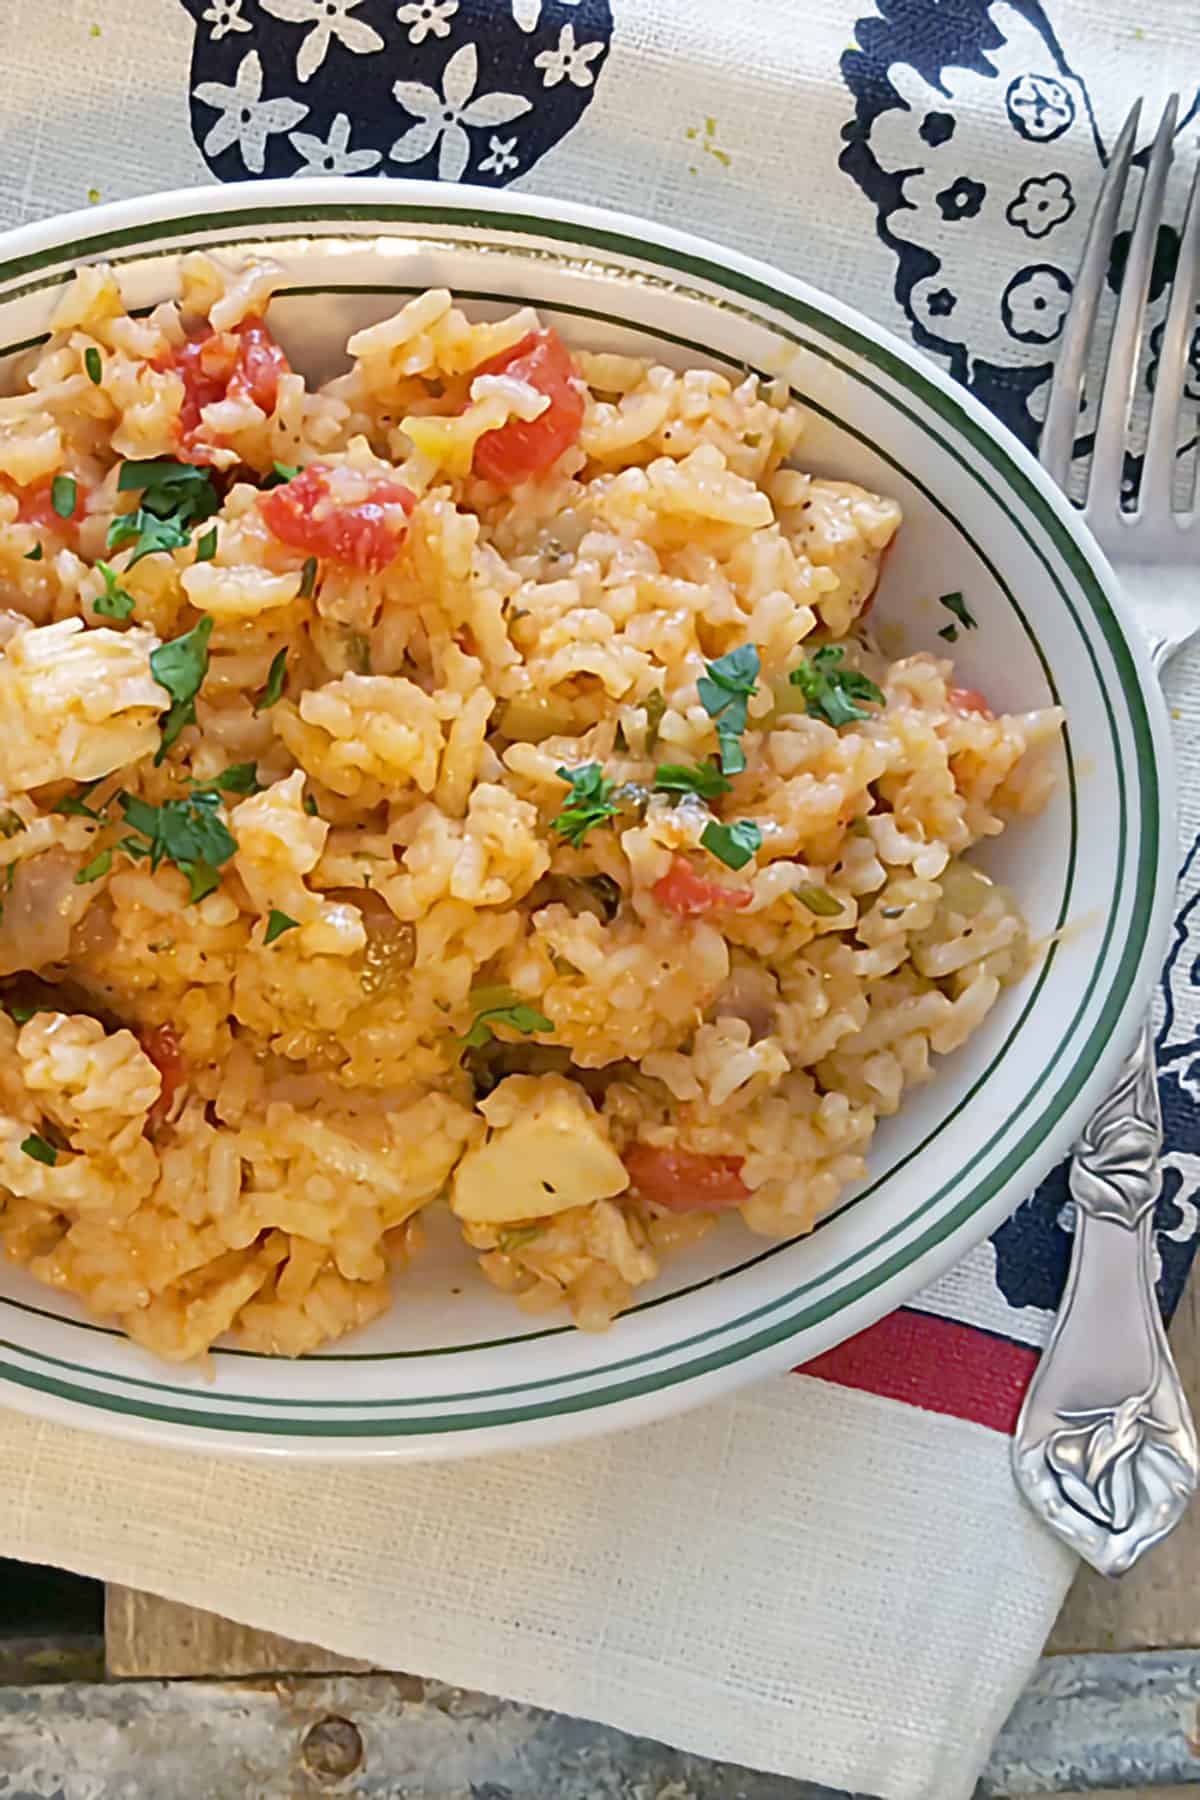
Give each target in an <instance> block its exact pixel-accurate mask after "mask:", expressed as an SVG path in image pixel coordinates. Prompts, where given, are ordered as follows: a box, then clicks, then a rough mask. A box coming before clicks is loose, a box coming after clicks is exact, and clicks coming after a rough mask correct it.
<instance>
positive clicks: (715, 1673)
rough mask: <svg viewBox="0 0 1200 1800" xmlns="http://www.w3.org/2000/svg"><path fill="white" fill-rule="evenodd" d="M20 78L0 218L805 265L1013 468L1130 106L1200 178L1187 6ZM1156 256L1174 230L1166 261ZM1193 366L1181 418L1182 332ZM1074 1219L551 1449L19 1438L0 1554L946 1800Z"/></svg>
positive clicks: (871, 0) (917, 8)
mask: <svg viewBox="0 0 1200 1800" xmlns="http://www.w3.org/2000/svg"><path fill="white" fill-rule="evenodd" d="M0 73H2V74H3V93H2V95H0V226H3V225H9V224H16V223H18V222H21V221H23V220H27V219H31V218H36V217H41V216H44V215H47V214H51V213H55V212H60V211H66V210H71V209H74V208H76V207H79V206H83V205H86V204H87V203H88V202H89V201H93V202H94V201H98V200H100V199H105V200H108V199H116V198H119V197H123V196H128V195H133V194H137V193H142V192H146V191H149V190H156V189H162V188H166V187H171V186H181V185H188V184H194V183H197V182H204V181H210V180H212V179H214V178H215V179H218V180H221V181H236V180H241V179H245V178H248V177H251V176H255V175H262V174H268V175H279V176H290V175H293V174H312V173H314V172H315V173H329V174H362V175H365V176H370V177H388V178H393V179H403V178H404V177H405V176H422V177H432V178H437V179H440V180H444V181H456V180H468V181H473V182H477V183H482V184H484V185H490V186H505V185H509V184H513V183H516V184H518V185H519V186H524V187H528V188H529V189H530V190H532V191H535V192H541V193H547V194H555V195H561V196H564V197H567V198H571V199H578V200H587V201H600V202H603V203H607V204H609V205H612V206H616V207H619V208H622V209H625V210H627V211H630V212H641V213H645V214H649V215H652V216H655V217H659V218H664V219H667V220H669V221H670V223H672V224H673V225H676V226H681V227H691V228H693V229H697V230H699V231H702V232H704V233H705V234H707V235H709V236H711V237H714V238H716V239H718V240H722V239H723V240H725V241H727V242H730V243H732V244H736V245H738V246H739V247H741V248H743V249H746V250H748V251H750V252H752V253H754V254H756V255H759V256H762V257H765V258H767V259H768V260H774V261H776V262H779V263H781V264H783V265H784V266H785V267H787V268H789V269H791V270H793V271H795V272H796V273H798V274H800V275H803V276H805V277H807V278H808V279H810V280H812V281H814V282H815V283H817V284H818V285H820V286H822V287H825V288H828V289H830V290H831V291H833V292H834V293H836V294H839V295H840V296H841V297H842V298H844V299H846V300H849V301H851V302H853V303H854V304H856V305H858V306H860V307H861V308H863V310H865V311H866V312H867V313H869V314H871V315H872V316H874V317H875V318H877V319H878V320H880V321H881V322H882V323H884V324H886V325H888V326H890V327H892V328H893V329H899V330H900V331H901V332H902V333H906V334H907V335H909V336H910V337H911V338H912V339H913V340H914V341H915V342H916V343H917V344H919V345H920V346H921V347H922V348H923V349H925V350H926V351H928V352H929V354H930V355H931V356H933V357H934V358H936V359H937V360H938V361H939V362H940V363H941V364H942V365H943V366H944V367H948V368H949V369H950V370H951V371H952V372H953V374H954V375H955V376H956V377H957V378H958V379H959V380H961V381H962V382H964V383H965V384H966V385H967V386H969V387H970V388H971V389H972V391H973V392H975V393H976V394H978V395H979V396H980V397H981V398H982V399H983V400H985V401H986V403H987V404H988V405H989V406H991V407H992V408H993V410H994V411H995V412H996V413H997V414H999V416H1000V417H1001V418H1003V419H1004V420H1005V422H1006V423H1007V424H1009V425H1010V426H1011V427H1012V428H1013V429H1014V430H1015V431H1016V432H1017V433H1018V435H1020V436H1021V437H1022V438H1023V439H1024V440H1025V441H1026V442H1027V443H1030V444H1032V443H1034V442H1036V438H1037V432H1038V421H1039V418H1040V415H1041V412H1042V409H1043V407H1044V403H1045V396H1046V384H1047V378H1048V375H1049V372H1050V368H1051V364H1052V359H1053V356H1054V350H1055V342H1056V339H1057V338H1058V336H1059V334H1060V332H1061V329H1062V323H1063V319H1064V316H1065V311H1066V307H1067V305H1068V302H1069V299H1070V294H1071V275H1072V271H1073V270H1074V268H1075V266H1076V264H1077V261H1078V257H1079V253H1080V248H1081V244H1082V236H1083V232H1084V229H1085V227H1086V221H1087V218H1088V214H1089V211H1090V208H1091V206H1092V203H1093V201H1094V199H1095V195H1096V192H1097V189H1098V186H1099V183H1100V180H1101V177H1102V172H1103V167H1104V159H1105V154H1106V146H1107V145H1109V144H1111V142H1112V141H1113V139H1114V137H1115V134H1116V132H1117V129H1118V128H1119V125H1120V122H1121V119H1122V117H1123V115H1124V113H1125V111H1126V108H1127V106H1128V104H1129V101H1130V99H1131V97H1132V96H1133V95H1134V94H1136V93H1142V94H1143V95H1144V96H1145V97H1146V101H1147V107H1146V114H1145V118H1146V122H1147V125H1149V123H1150V122H1151V121H1152V120H1153V119H1154V117H1155V116H1156V114H1157V111H1158V108H1159V106H1160V104H1161V102H1162V101H1163V99H1164V98H1165V96H1166V93H1167V91H1168V90H1169V89H1171V88H1178V89H1180V90H1182V92H1183V96H1184V106H1183V109H1182V110H1183V118H1184V123H1183V124H1182V125H1181V126H1180V133H1181V138H1182V140H1183V143H1184V145H1185V146H1186V150H1185V153H1184V154H1183V155H1181V157H1180V158H1179V162H1180V164H1181V165H1182V167H1181V169H1180V171H1179V180H1180V182H1181V183H1182V181H1183V180H1184V179H1185V178H1186V176H1187V174H1189V173H1190V165H1191V163H1192V161H1193V147H1194V142H1195V137H1196V117H1197V78H1198V77H1200V13H1197V11H1196V9H1195V8H1192V7H1185V6H1181V5H1180V4H1179V0H1144V3H1143V5H1141V6H1140V7H1139V8H1137V9H1134V10H1132V11H1131V9H1129V8H1128V7H1127V6H1126V5H1125V4H1123V0H1045V3H1044V4H1040V3H1039V0H820V3H819V4H817V3H815V0H810V3H808V4H805V0H739V3H738V4H736V5H730V4H727V3H722V0H408V3H406V0H399V3H398V0H58V4H57V5H55V6H53V7H48V6H46V5H45V4H44V0H5V4H4V6H3V8H0ZM1181 212H1182V204H1181V203H1180V204H1179V206H1178V207H1177V213H1181ZM1171 250H1172V245H1171V244H1170V243H1169V242H1168V241H1167V239H1166V238H1165V237H1164V241H1163V245H1162V252H1163V260H1162V264H1161V266H1162V268H1163V269H1165V268H1167V267H1168V266H1169V262H1168V256H1169V253H1170V251H1171ZM1157 298H1158V296H1157V295H1156V299H1157ZM1192 366H1193V374H1194V379H1193V382H1192V385H1191V386H1190V387H1189V394H1190V395H1191V397H1192V398H1193V399H1196V398H1200V333H1198V334H1197V336H1196V338H1195V340H1194V345H1193V365H1192ZM1171 691H1172V698H1173V704H1174V707H1175V711H1176V717H1177V719H1178V721H1179V744H1180V753H1181V766H1182V776H1183V789H1184V852H1183V862H1182V866H1183V878H1184V879H1183V889H1182V896H1181V905H1180V912H1179V916H1178V921H1177V929H1176V936H1175V940H1174V943H1173V947H1172V951H1171V958H1170V962H1169V964H1168V967H1167V971H1166V975H1165V978H1164V982H1163V989H1162V995H1161V998H1160V1010H1159V1018H1160V1033H1159V1047H1160V1052H1161V1056H1162V1095H1163V1104H1164V1111H1165V1115H1166V1125H1167V1139H1168V1151H1167V1177H1166V1185H1165V1189H1164V1195H1163V1200H1162V1204H1161V1209H1160V1216H1159V1223H1160V1227H1161V1229H1160V1236H1159V1250H1160V1258H1161V1288H1160V1291H1161V1294H1162V1298H1163V1301H1164V1304H1165V1305H1166V1306H1167V1307H1168V1308H1170V1307H1171V1306H1172V1305H1173V1303H1174V1301H1175V1299H1176V1298H1177V1297H1178V1294H1179V1292H1180V1289H1181V1286H1182V1283H1183V1281H1184V1278H1185V1276H1186V1273H1187V1269H1188V1265H1189V1263H1190V1260H1191V1256H1192V1252H1193V1249H1194V1247H1195V1238H1196V1229H1197V1217H1198V1214H1197V1192H1198V1189H1200V1112H1198V1110H1197V1102H1198V1100H1200V1003H1198V1002H1200V997H1198V995H1197V990H1196V979H1197V969H1198V968H1200V960H1198V959H1200V914H1198V912H1197V907H1198V905H1200V862H1198V861H1197V855H1198V850H1200V729H1198V727H1200V658H1197V657H1193V658H1191V659H1190V660H1185V662H1184V663H1183V664H1182V665H1181V666H1180V667H1179V668H1178V669H1177V670H1176V672H1175V674H1174V676H1173V680H1172V690H1171ZM1064 1200H1065V1186H1064V1182H1063V1178H1062V1174H1061V1171H1060V1172H1059V1173H1058V1174H1057V1175H1055V1176H1053V1177H1052V1178H1051V1179H1049V1180H1048V1181H1047V1182H1046V1183H1044V1184H1043V1186H1042V1188H1041V1189H1040V1190H1039V1192H1038V1193H1037V1194H1036V1195H1034V1196H1032V1197H1031V1199H1030V1200H1029V1201H1028V1202H1027V1203H1026V1204H1025V1205H1024V1206H1023V1207H1022V1208H1021V1209H1020V1210H1019V1211H1018V1213H1017V1214H1016V1215H1015V1217H1014V1218H1013V1219H1012V1220H1011V1221H1010V1222H1009V1223H1008V1224H1007V1225H1006V1226H1004V1227H1003V1228H1002V1229H1001V1230H1000V1231H999V1232H998V1233H997V1234H996V1237H995V1238H994V1239H993V1240H992V1242H991V1243H990V1244H986V1245H984V1246H982V1247H981V1248H980V1249H979V1250H978V1251H976V1252H975V1253H974V1254H973V1255H972V1256H971V1257H969V1258H968V1259H967V1260H966V1261H965V1263H963V1264H962V1265H960V1266H959V1267H958V1268H957V1269H955V1270H954V1271H952V1272H951V1274H949V1275H948V1276H946V1277H944V1278H943V1280H941V1281H940V1282H939V1283H938V1284H937V1285H936V1287H935V1288H934V1289H932V1290H930V1291H928V1292H927V1293H925V1294H924V1295H922V1296H921V1297H920V1298H919V1299H918V1300H917V1301H916V1302H915V1303H914V1304H913V1305H912V1306H911V1307H909V1308H906V1309H905V1310H904V1311H903V1312H902V1313H900V1314H898V1315H896V1316H895V1317H893V1318H892V1319H890V1320H886V1321H884V1322H883V1323H882V1324H881V1325H880V1326H878V1327H876V1328H875V1329H874V1330H873V1331H871V1332H868V1333H866V1334H864V1336H863V1337H861V1338H859V1339H857V1340H855V1341H854V1342H853V1343H851V1344H849V1345H846V1346H843V1347H842V1348H841V1349H840V1350H838V1351H835V1352H833V1353H831V1354H830V1355H828V1356H826V1357H824V1358H822V1359H821V1361H820V1363H819V1364H817V1365H815V1366H814V1367H813V1368H812V1369H810V1370H809V1371H808V1373H807V1375H806V1376H803V1377H798V1378H789V1379H787V1380H780V1381H775V1382H773V1383H769V1384H767V1385H766V1386H764V1387H760V1388H758V1389H755V1390H753V1391H751V1392H749V1393H747V1394H746V1395H745V1396H743V1397H742V1398H740V1399H738V1400H735V1401H733V1402H729V1403H726V1404H723V1405H721V1406H718V1407H713V1408H710V1409H708V1410H707V1411H704V1412H701V1413H697V1414H693V1415H691V1416H690V1417H686V1418H683V1419H680V1420H675V1421H672V1422H669V1423H666V1424H663V1425H659V1426H656V1427H653V1428H650V1429H649V1430H645V1431H640V1432H637V1433H634V1434H630V1435H627V1436H625V1437H620V1438H612V1439H606V1440H601V1441H596V1442H593V1443H589V1444H586V1445H583V1446H579V1447H575V1448H571V1449H568V1450H565V1451H555V1452H544V1453H540V1454H536V1455H527V1456H520V1457H507V1458H502V1459H497V1460H496V1461H493V1462H489V1463H487V1464H480V1465H458V1466H448V1467H437V1468H428V1467H427V1468H396V1469H364V1470H362V1471H360V1472H353V1471H351V1472H347V1471H345V1470H339V1471H336V1472H335V1471H332V1470H321V1469H317V1470H312V1469H305V1470H300V1471H296V1470H292V1469H287V1468H278V1467H274V1466H268V1465H266V1464H256V1465H249V1464H245V1463H241V1464H228V1463H221V1464H202V1463H199V1462H197V1461H194V1460H189V1459H187V1458H185V1457H181V1456H178V1455H169V1454H159V1453H153V1452H150V1451H147V1450H142V1449H137V1448H131V1447H129V1446H121V1447H115V1446H110V1445H108V1444H106V1443H104V1442H102V1441H101V1440H99V1439H92V1438H89V1437H86V1436H83V1435H81V1434H79V1433H75V1432H71V1431H68V1430H66V1429H62V1428H57V1427H48V1426H39V1425H36V1424H33V1423H31V1422H30V1421H28V1420H26V1419H24V1418H22V1417H20V1416H18V1415H16V1414H5V1415H0V1462H2V1465H3V1467H4V1469H5V1470H6V1472H7V1473H6V1474H5V1475H4V1476H3V1477H0V1551H4V1552H7V1553H9V1554H14V1555H17V1556H23V1557H27V1558H30V1559H33V1560H40V1561H48V1562H58V1563H61V1564H64V1565H66V1566H69V1567H71V1568H77V1569H81V1570H85V1571H88V1572H91V1573H94V1574H97V1575H102V1576H105V1577H107V1578H110V1579H115V1580H119V1581H123V1582H127V1583H130V1584H132V1585H135V1586H140V1587H146V1588H151V1589H154V1590H156V1591H158V1592H161V1593H164V1594H168V1595H171V1596H173V1597H174V1598H176V1599H179V1600H184V1601H188V1602H191V1603H193V1604H196V1605H203V1606H208V1607H210V1608H213V1609H215V1610H217V1611H220V1612H223V1613H226V1614H228V1615H230V1616H232V1617H235V1618H238V1619H242V1620H245V1621H246V1622H248V1623H251V1624H255V1625H259V1626H263V1627H266V1628H269V1629H271V1630H274V1631H277V1632H282V1633H285V1634H290V1635H292V1636H295V1637H299V1638H305V1639H316V1640H318V1641H320V1642H324V1643H327V1644H329V1645H331V1646H333V1647H335V1648H337V1649H339V1650H342V1651H345V1652H347V1653H351V1654H354V1655H357V1656H361V1657H366V1658H370V1659H372V1660H374V1661H376V1662H379V1663H382V1664H385V1665H390V1666H393V1667H402V1668H408V1669H411V1670H418V1671H420V1672H422V1673H425V1674H429V1675H435V1676H438V1677H441V1678H443V1679H446V1680H449V1681H453V1682H460V1683H463V1684H465V1685H469V1686H475V1687H482V1688H485V1689H491V1690H493V1691H500V1692H504V1693H506V1694H508V1695H511V1696H513V1697H515V1698H522V1699H526V1700H529V1701H533V1702H536V1703H539V1704H541V1705H543V1706H550V1707H554V1708H557V1709H559V1710H563V1711H568V1712H576V1713H585V1714H588V1715H590V1716H593V1717H596V1718H600V1719H604V1720H606V1721H608V1722H610V1723H612V1724H616V1725H620V1726H623V1727H625V1728H627V1729H629V1730H632V1731H636V1732H642V1733H646V1734H648V1735H651V1736H656V1737H660V1738H666V1739H668V1740H670V1741H672V1742H673V1743H676V1744H679V1745H683V1746H685V1747H687V1748H690V1749H692V1750H695V1751H699V1752H701V1753H703V1754H706V1755H710V1756H717V1757H723V1758H727V1759H730V1760H733V1761H737V1762H742V1763H748V1764H752V1765H755V1766H758V1767H763V1768H770V1769H775V1770H780V1771H783V1772H786V1773H790V1774H795V1775H798V1776H805V1777H808V1778H809V1779H811V1780H817V1781H821V1782H825V1783H828V1784H829V1785H831V1786H833V1787H836V1788H839V1789H855V1790H860V1791H867V1792H870V1793H873V1794H879V1795H884V1796H887V1797H888V1800H962V1797H965V1796H966V1795H968V1794H969V1793H970V1790H971V1788H972V1785H973V1783H974V1780H975V1776H976V1773H977V1771H978V1769H979V1767H980V1765H981V1764H982V1762H983V1760H984V1757H985V1756H986V1753H987V1749H988V1745H989V1742H990V1740H991V1737H992V1736H993V1734H994V1733H995V1731H996V1730H997V1729H998V1727H999V1726H1000V1724H1001V1723H1002V1721H1003V1719H1004V1716H1005V1714H1006V1712H1007V1709H1008V1708H1009V1706H1010V1705H1011V1703H1012V1701H1013V1699H1014V1698H1015V1696H1016V1694H1017V1692H1018V1691H1019V1688H1020V1686H1021V1684H1022V1681H1023V1680H1024V1678H1025V1676H1026V1675H1027V1673H1028V1671H1029V1669H1030V1668H1031V1667H1032V1664H1033V1661H1034V1659H1035V1657H1036V1655H1037V1653H1038V1651H1039V1649H1040V1647H1041V1644H1042V1641H1043V1639H1044V1636H1045V1633H1046V1631H1047V1630H1048V1628H1049V1626H1050V1624H1051V1622H1052V1620H1053V1617H1054V1614H1055V1611H1056V1609H1057V1606H1058V1604H1059V1601H1060V1599H1061V1596H1062V1593H1063V1591H1064V1589H1065V1586H1066V1583H1067V1580H1068V1578H1069V1573H1070V1569H1071V1562H1070V1558H1069V1557H1068V1556H1067V1555H1066V1553H1065V1552H1063V1551H1062V1550H1061V1549H1060V1548H1059V1547H1058V1546H1057V1545H1056V1544H1055V1543H1053V1542H1052V1541H1051V1540H1050V1539H1049V1538H1048V1537H1047V1536H1046V1535H1045V1534H1044V1533H1042V1532H1041V1531H1040V1529H1039V1528H1038V1527H1037V1526H1036V1525H1035V1524H1034V1523H1033V1521H1032V1520H1031V1519H1030V1518H1028V1517H1027V1516H1026V1514H1025V1513H1024V1512H1023V1510H1022V1509H1021V1506H1020V1504H1019V1502H1018V1501H1017V1499H1016V1496H1015V1494H1014V1492H1013V1490H1012V1488H1011V1485H1010V1482H1009V1478H1008V1471H1007V1442H1006V1438H1005V1435H1004V1434H1006V1433H1007V1432H1008V1431H1010V1429H1011V1426H1012V1423H1013V1421H1014V1418H1015V1415H1016V1410H1017V1407H1018V1405H1019V1403H1020V1396H1021V1394H1022V1392H1023V1390H1024V1386H1025V1384H1026V1382H1027V1380H1028V1378H1029V1374H1030V1371H1031V1369H1032V1367H1033V1364H1034V1361H1035V1359H1036V1354H1037V1348H1038V1346H1039V1345H1040V1344H1041V1343H1042V1342H1043V1340H1044V1336H1045V1332H1046V1329H1047V1324H1048V1320H1049V1318H1050V1316H1051V1313H1052V1309H1053V1307H1054V1305H1055V1303H1056V1300H1057V1297H1058V1294H1059V1291H1060V1288H1061V1283H1062V1277H1063V1273H1064V1269H1065V1264H1066V1258H1067V1254H1068V1249H1069V1235H1068V1234H1069V1229H1070V1220H1069V1213H1068V1211H1067V1210H1066V1209H1065V1206H1064ZM2 1310H3V1309H2V1307H0V1316H2ZM812 1377H817V1379H813V1378H812ZM572 1800H574V1797H572ZM579 1800H585V1797H584V1796H582V1795H581V1796H580V1797H579Z"/></svg>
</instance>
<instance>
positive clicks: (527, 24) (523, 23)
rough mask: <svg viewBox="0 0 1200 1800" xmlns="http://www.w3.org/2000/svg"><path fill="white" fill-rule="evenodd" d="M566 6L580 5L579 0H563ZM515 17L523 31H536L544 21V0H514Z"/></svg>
mask: <svg viewBox="0 0 1200 1800" xmlns="http://www.w3.org/2000/svg"><path fill="white" fill-rule="evenodd" d="M562 4H563V5H564V6H578V5H579V0H562ZM512 9H513V18H514V19H515V20H516V21H517V24H518V25H519V26H520V27H521V30H522V31H536V30H537V28H538V26H539V25H540V24H541V22H542V0H512Z"/></svg>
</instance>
